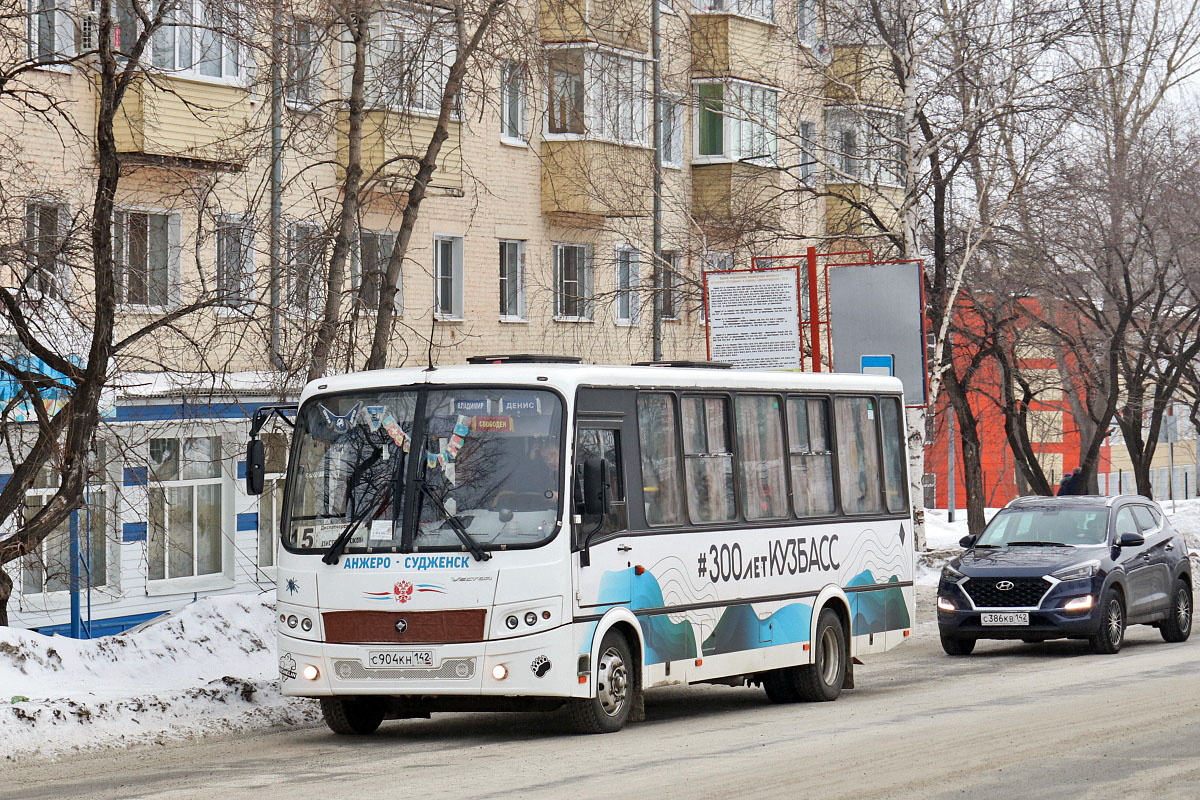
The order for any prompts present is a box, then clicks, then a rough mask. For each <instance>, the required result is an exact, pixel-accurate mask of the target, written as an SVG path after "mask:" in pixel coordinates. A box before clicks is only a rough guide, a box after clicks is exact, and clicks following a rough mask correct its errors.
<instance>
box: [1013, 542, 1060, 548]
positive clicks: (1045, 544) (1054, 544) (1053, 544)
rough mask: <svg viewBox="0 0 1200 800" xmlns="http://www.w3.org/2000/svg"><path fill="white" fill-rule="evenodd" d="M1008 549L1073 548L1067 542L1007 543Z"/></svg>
mask: <svg viewBox="0 0 1200 800" xmlns="http://www.w3.org/2000/svg"><path fill="white" fill-rule="evenodd" d="M1005 544H1006V545H1007V546H1008V547H1017V546H1022V547H1071V545H1069V544H1067V543H1066V542H1005Z"/></svg>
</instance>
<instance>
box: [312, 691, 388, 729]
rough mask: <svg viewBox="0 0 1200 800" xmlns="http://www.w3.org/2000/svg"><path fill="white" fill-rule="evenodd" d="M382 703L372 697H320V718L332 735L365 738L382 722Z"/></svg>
mask: <svg viewBox="0 0 1200 800" xmlns="http://www.w3.org/2000/svg"><path fill="white" fill-rule="evenodd" d="M383 713H384V708H383V703H382V702H380V701H379V700H377V699H376V698H374V697H322V698H321V716H323V717H324V718H325V724H326V725H328V726H329V730H331V731H333V732H334V733H340V734H344V735H347V736H365V735H367V734H369V733H374V732H375V729H376V728H378V727H379V724H380V723H381V722H383Z"/></svg>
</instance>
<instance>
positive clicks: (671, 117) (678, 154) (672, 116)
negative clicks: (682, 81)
mask: <svg viewBox="0 0 1200 800" xmlns="http://www.w3.org/2000/svg"><path fill="white" fill-rule="evenodd" d="M658 103H659V110H658V121H659V132H658V141H659V146H660V147H661V148H662V165H663V166H664V167H666V168H668V169H682V168H683V139H684V130H686V129H685V127H684V124H683V118H684V111H683V102H682V100H681V99H680V98H679V97H678V96H677V95H674V94H664V95H663V96H661V97H660V98H659V100H658ZM668 135H670V137H671V138H670V141H669V142H667V137H668Z"/></svg>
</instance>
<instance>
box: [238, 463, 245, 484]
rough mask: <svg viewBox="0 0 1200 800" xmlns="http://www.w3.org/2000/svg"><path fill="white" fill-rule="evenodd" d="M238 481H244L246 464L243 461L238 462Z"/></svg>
mask: <svg viewBox="0 0 1200 800" xmlns="http://www.w3.org/2000/svg"><path fill="white" fill-rule="evenodd" d="M238 480H239V481H244V480H246V462H245V461H239V462H238Z"/></svg>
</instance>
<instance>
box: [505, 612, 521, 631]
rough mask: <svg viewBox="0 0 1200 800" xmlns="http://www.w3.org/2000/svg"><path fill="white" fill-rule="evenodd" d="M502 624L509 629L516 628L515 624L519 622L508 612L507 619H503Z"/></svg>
mask: <svg viewBox="0 0 1200 800" xmlns="http://www.w3.org/2000/svg"><path fill="white" fill-rule="evenodd" d="M504 624H505V625H507V626H508V629H509V630H510V631H511V630H516V627H517V625H519V624H520V623H519V622H518V621H517V618H516V616H514V615H512V614H509V616H508V619H506V620H504Z"/></svg>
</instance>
